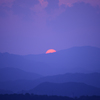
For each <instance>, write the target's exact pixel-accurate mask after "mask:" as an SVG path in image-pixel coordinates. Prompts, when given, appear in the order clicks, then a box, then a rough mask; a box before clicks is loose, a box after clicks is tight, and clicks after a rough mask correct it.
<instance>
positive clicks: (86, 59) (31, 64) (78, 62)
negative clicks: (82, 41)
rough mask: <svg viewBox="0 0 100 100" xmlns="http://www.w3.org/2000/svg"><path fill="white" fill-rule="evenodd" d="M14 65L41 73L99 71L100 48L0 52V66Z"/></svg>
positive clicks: (85, 47)
mask: <svg viewBox="0 0 100 100" xmlns="http://www.w3.org/2000/svg"><path fill="white" fill-rule="evenodd" d="M4 67H15V68H20V69H22V70H25V71H31V72H34V73H38V74H41V75H57V74H65V73H76V72H78V73H86V72H90V73H92V72H100V48H96V47H90V46H84V47H73V48H70V49H66V50H62V51H58V52H56V53H52V54H39V55H26V56H21V55H14V54H9V53H0V68H4Z"/></svg>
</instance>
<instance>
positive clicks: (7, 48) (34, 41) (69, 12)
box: [0, 0, 100, 55]
mask: <svg viewBox="0 0 100 100" xmlns="http://www.w3.org/2000/svg"><path fill="white" fill-rule="evenodd" d="M73 46H95V47H99V48H100V0H0V52H9V53H13V54H21V55H26V54H41V53H45V52H46V51H47V50H48V49H55V50H56V51H59V50H62V49H67V48H70V47H73Z"/></svg>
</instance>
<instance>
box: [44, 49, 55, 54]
mask: <svg viewBox="0 0 100 100" xmlns="http://www.w3.org/2000/svg"><path fill="white" fill-rule="evenodd" d="M54 52H56V50H54V49H49V50H47V51H46V54H48V53H54Z"/></svg>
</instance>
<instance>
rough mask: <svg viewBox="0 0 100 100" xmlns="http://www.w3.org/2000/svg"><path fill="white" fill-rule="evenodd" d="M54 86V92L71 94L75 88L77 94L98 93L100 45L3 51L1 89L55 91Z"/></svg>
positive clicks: (48, 93)
mask: <svg viewBox="0 0 100 100" xmlns="http://www.w3.org/2000/svg"><path fill="white" fill-rule="evenodd" d="M48 75H49V76H48ZM79 86H80V87H79ZM53 87H55V89H54V88H53ZM75 87H77V88H75ZM52 89H54V90H53V91H54V95H62V96H71V95H72V92H75V91H76V92H75V95H76V96H81V95H93V94H94V95H99V94H100V48H96V47H89V46H85V47H73V48H70V49H67V50H62V51H58V52H56V53H52V54H40V55H25V56H22V55H14V54H9V53H0V91H1V92H0V93H6V92H7V93H8V92H9V93H26V92H28V93H34V94H45V93H47V95H52V92H51V91H52ZM42 90H43V91H42ZM80 91H81V92H80ZM86 91H87V92H86Z"/></svg>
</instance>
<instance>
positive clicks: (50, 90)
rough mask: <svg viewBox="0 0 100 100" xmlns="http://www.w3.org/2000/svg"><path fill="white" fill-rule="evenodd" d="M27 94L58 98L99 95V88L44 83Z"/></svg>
mask: <svg viewBox="0 0 100 100" xmlns="http://www.w3.org/2000/svg"><path fill="white" fill-rule="evenodd" d="M29 93H34V94H37V95H58V96H69V97H72V96H76V97H80V96H82V95H89V96H92V95H100V88H96V87H93V86H89V85H86V84H84V83H76V82H68V83H49V82H44V83H41V84H40V85H38V86H37V87H35V88H34V89H32V90H30V91H29Z"/></svg>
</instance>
